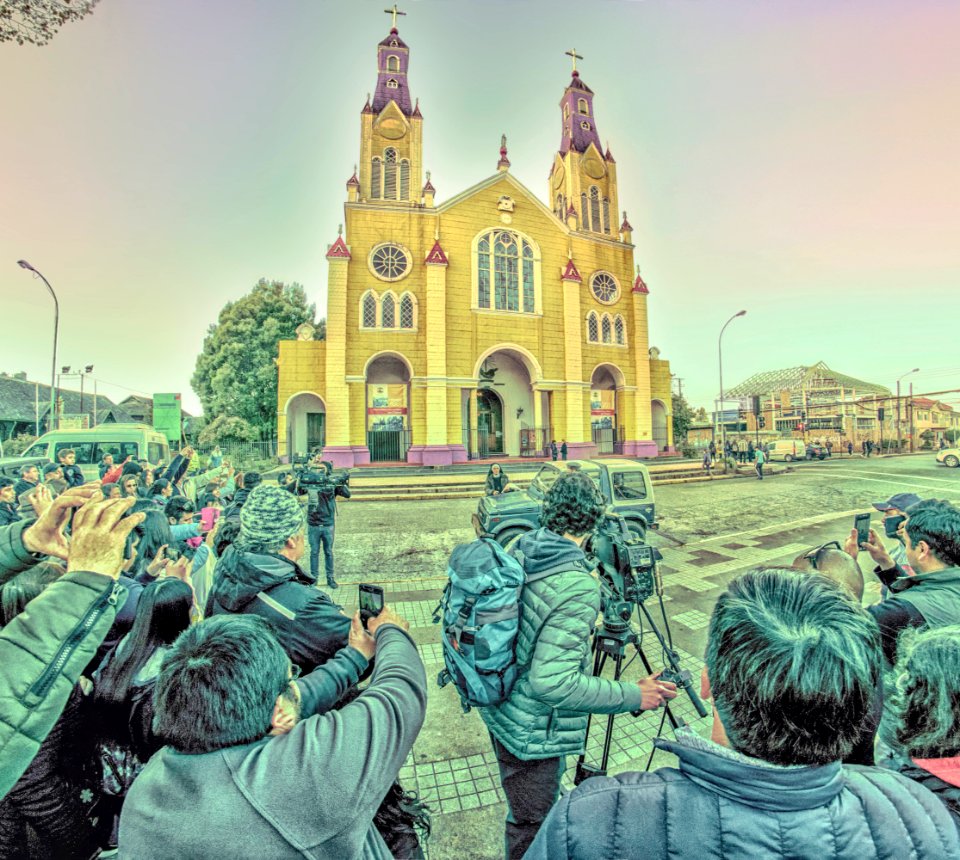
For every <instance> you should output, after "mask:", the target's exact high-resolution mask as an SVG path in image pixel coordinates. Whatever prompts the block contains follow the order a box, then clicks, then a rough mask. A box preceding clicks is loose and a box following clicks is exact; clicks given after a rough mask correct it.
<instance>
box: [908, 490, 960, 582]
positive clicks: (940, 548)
mask: <svg viewBox="0 0 960 860" xmlns="http://www.w3.org/2000/svg"><path fill="white" fill-rule="evenodd" d="M905 513H906V515H907V522H906V524H905V525H904V529H905V530H906V532H907V534H908V535H910V543H912V544H913V546H914V549H916V546H917V544H918V543H919V542H920V541H923V542H924V543H925V544H926V545H927V546H928V547H930V552H931V553H932V555H933V557H934V558H935V559H937V560H938V561H941V562H943V563H944V564H945V565H947V566H948V567H957V566H960V510H957V509H956V508H955V507H954V506H953V505H951V504H950V502H947V501H944V500H943V499H924V500H923V501H922V502H917V503H916V504H915V505H910V507H909V508H907V510H906V511H905Z"/></svg>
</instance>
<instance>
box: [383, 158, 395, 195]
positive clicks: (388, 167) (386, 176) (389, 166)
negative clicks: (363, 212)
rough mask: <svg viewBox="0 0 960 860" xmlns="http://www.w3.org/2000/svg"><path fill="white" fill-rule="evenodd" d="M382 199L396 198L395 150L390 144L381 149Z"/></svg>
mask: <svg viewBox="0 0 960 860" xmlns="http://www.w3.org/2000/svg"><path fill="white" fill-rule="evenodd" d="M383 199H384V200H396V199H397V151H396V150H395V149H394V148H393V147H392V146H390V147H387V148H386V149H385V150H384V151H383Z"/></svg>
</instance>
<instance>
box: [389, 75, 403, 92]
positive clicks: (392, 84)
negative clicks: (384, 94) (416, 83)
mask: <svg viewBox="0 0 960 860" xmlns="http://www.w3.org/2000/svg"><path fill="white" fill-rule="evenodd" d="M399 86H400V84H398V83H397V79H396V78H390V79H389V80H388V81H387V89H388V90H395V89H397V88H399Z"/></svg>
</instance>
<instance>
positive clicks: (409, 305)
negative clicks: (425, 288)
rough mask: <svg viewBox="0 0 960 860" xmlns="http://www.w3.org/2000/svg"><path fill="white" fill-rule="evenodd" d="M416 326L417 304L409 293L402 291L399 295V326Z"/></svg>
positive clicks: (405, 327)
mask: <svg viewBox="0 0 960 860" xmlns="http://www.w3.org/2000/svg"><path fill="white" fill-rule="evenodd" d="M416 327H417V304H416V299H415V298H414V297H413V295H412V294H411V293H404V294H403V295H402V296H401V297H400V328H402V329H415V328H416Z"/></svg>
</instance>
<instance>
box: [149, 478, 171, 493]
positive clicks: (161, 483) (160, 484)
mask: <svg viewBox="0 0 960 860" xmlns="http://www.w3.org/2000/svg"><path fill="white" fill-rule="evenodd" d="M169 486H170V482H169V481H168V480H167V479H166V478H157V479H156V480H155V481H154V482H153V483H152V484H151V485H150V495H151V496H159V495H160V491H161V490H165V489H166V488H167V487H169Z"/></svg>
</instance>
